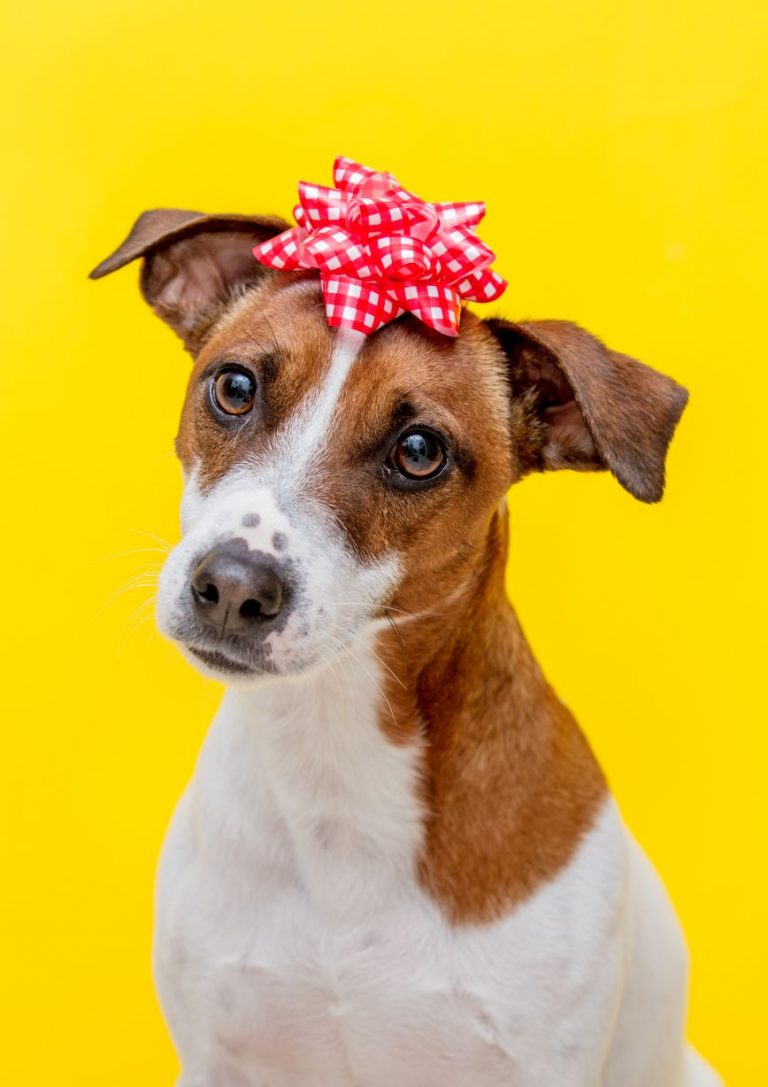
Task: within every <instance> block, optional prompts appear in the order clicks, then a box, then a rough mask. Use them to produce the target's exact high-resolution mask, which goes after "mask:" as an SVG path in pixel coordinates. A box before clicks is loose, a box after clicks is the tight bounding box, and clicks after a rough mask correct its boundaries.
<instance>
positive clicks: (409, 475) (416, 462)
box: [389, 430, 447, 479]
mask: <svg viewBox="0 0 768 1087" xmlns="http://www.w3.org/2000/svg"><path fill="white" fill-rule="evenodd" d="M389 460H390V463H391V464H392V466H393V467H394V468H396V469H397V471H398V472H399V473H400V474H401V475H403V476H405V477H406V479H431V478H432V477H433V476H436V475H437V474H438V472H440V470H441V469H442V468H443V466H444V465H445V462H446V460H447V454H446V451H445V446H444V445H443V444H442V442H441V441H440V440H439V438H437V437H436V436H435V435H434V434H432V433H430V431H428V430H412V431H411V432H410V433H409V434H403V435H402V437H400V438H399V439H398V440H397V442H396V443H395V445H394V446H393V447H392V451H391V453H390V454H389Z"/></svg>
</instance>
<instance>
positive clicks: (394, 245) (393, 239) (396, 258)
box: [370, 234, 440, 281]
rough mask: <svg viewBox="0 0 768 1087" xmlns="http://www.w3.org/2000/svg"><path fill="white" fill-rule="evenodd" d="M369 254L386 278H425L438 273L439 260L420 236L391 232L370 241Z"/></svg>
mask: <svg viewBox="0 0 768 1087" xmlns="http://www.w3.org/2000/svg"><path fill="white" fill-rule="evenodd" d="M370 246H371V255H372V257H373V259H374V261H375V262H376V264H377V265H378V267H379V269H380V270H381V273H382V275H383V276H384V277H385V278H387V279H394V280H400V281H404V280H412V279H427V278H429V277H431V276H433V275H436V274H439V271H440V262H439V260H438V258H437V257H436V256H435V254H434V253H433V252H432V250H431V249H430V248H429V246H428V245H426V244H425V243H424V242H423V241H421V239H420V238H416V237H414V236H413V235H411V234H393V235H390V236H388V237H381V238H376V239H375V241H372V242H371V243H370Z"/></svg>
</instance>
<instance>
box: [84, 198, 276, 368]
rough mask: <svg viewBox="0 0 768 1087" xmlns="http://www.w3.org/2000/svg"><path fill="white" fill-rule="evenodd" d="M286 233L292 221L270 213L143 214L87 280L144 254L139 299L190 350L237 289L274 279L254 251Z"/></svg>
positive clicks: (170, 210)
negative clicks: (263, 243) (142, 300)
mask: <svg viewBox="0 0 768 1087" xmlns="http://www.w3.org/2000/svg"><path fill="white" fill-rule="evenodd" d="M287 229H288V223H286V222H284V221H283V220H282V219H277V218H273V217H271V216H250V215H203V214H202V213H201V212H198V211H181V210H179V209H177V208H159V209H157V210H155V211H145V212H144V214H143V215H140V216H139V218H138V219H137V220H136V222H135V223H134V225H133V229H132V230H131V232H130V234H129V235H128V237H127V238H126V239H125V241H124V242H123V244H122V245H121V246H120V247H119V248H118V249H116V250H115V252H114V253H112V254H111V256H109V257H107V259H106V260H104V261H102V262H101V264H99V265H98V266H97V267H96V268H94V269H93V271H92V272H91V274H90V278H91V279H100V278H101V277H102V276H105V275H109V273H110V272H115V271H117V269H118V268H122V267H123V266H124V265H125V264H130V262H131V261H133V260H136V259H137V257H144V267H143V269H142V272H141V290H142V294H143V295H144V297H145V298H146V300H147V302H148V303H149V304H150V306H151V307H152V309H153V310H154V311H155V313H156V314H157V315H158V316H159V317H161V318H162V319H163V320H164V321H165V322H166V323H167V324H169V325H170V326H171V328H172V329H173V330H174V331H175V332H177V333H178V335H179V336H181V338H182V339H183V340H184V343H185V344H186V346H187V348H189V350H190V351H193V350H195V349H196V348H197V347H198V346H199V344H200V341H201V339H202V337H203V335H204V334H205V332H206V330H207V329H208V328H209V327H210V326H211V324H212V323H213V321H214V320H215V319H216V317H217V316H218V315H219V313H220V312H221V310H222V309H223V307H224V306H225V305H226V303H227V302H228V301H229V300H230V299H231V298H232V296H233V294H234V293H235V292H236V290H237V289H238V288H239V287H242V286H247V285H248V284H251V283H256V282H257V281H258V280H259V279H261V277H262V276H264V275H267V274H269V272H268V270H267V269H266V268H265V267H264V265H263V264H260V263H259V262H258V261H257V260H256V258H255V257H254V256H253V254H252V253H251V250H252V248H253V247H254V246H255V245H258V244H259V243H260V242H263V241H266V240H267V238H271V237H273V236H274V235H275V234H280V233H281V232H282V231H283V230H287Z"/></svg>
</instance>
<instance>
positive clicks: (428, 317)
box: [253, 157, 507, 336]
mask: <svg viewBox="0 0 768 1087" xmlns="http://www.w3.org/2000/svg"><path fill="white" fill-rule="evenodd" d="M333 180H334V183H335V185H336V188H334V189H329V188H325V187H324V186H322V185H309V184H307V182H305V181H301V182H300V183H299V201H300V202H299V204H298V205H297V207H296V208H294V212H293V214H294V217H295V219H296V223H297V226H295V227H293V228H292V229H291V230H286V231H285V232H284V233H282V234H278V235H277V237H275V238H270V239H269V241H266V242H264V243H263V244H261V245H257V246H256V247H255V249H254V250H253V255H254V256H255V257H256V259H257V260H259V261H261V262H262V264H266V265H268V266H269V267H270V268H277V269H280V270H281V271H290V270H294V269H298V268H316V269H317V270H318V271H319V272H320V280H321V282H322V287H323V296H324V298H325V309H326V313H327V316H328V323H329V324H330V325H334V326H337V327H340V328H353V329H356V330H357V331H358V332H365V333H370V332H375V331H376V329H377V328H380V327H381V326H382V325H384V324H386V323H387V322H388V321H393V320H394V319H395V317H399V316H400V314H401V313H404V312H406V311H409V312H410V313H413V314H415V315H416V317H418V318H419V320H421V321H423V322H424V324H426V325H429V326H430V327H431V328H434V329H436V330H437V331H438V332H442V333H444V334H445V335H446V336H458V333H459V318H460V315H461V300H462V299H465V298H466V299H469V300H471V301H474V302H492V301H494V300H495V299H496V298H498V297H499V296H500V295H501V294H502V293H503V291H504V290H505V289H506V286H507V284H506V281H505V280H503V279H502V278H501V276H500V275H498V274H497V273H496V272H494V271H493V270H492V269H491V267H490V266H491V264H492V263H493V260H494V254H493V252H492V251H491V250H490V249H489V248H488V246H487V245H484V244H483V242H481V241H480V239H479V238H478V237H477V235H476V234H475V233H474V228H475V227H476V226H477V225H478V223H479V222H480V220H481V219H482V218H483V216H484V215H485V205H484V204H482V203H471V204H469V203H463V204H429V203H427V201H426V200H420V199H419V197H418V196H414V195H413V193H409V192H407V191H406V190H405V189H403V188H401V186H400V184H399V182H398V181H397V179H396V178H394V177H393V176H392V175H391V174H385V173H377V171H376V170H371V169H369V168H368V167H367V166H360V165H359V163H357V162H353V161H352V160H351V159H348V158H343V157H339V158H337V159H336V162H335V163H334V168H333Z"/></svg>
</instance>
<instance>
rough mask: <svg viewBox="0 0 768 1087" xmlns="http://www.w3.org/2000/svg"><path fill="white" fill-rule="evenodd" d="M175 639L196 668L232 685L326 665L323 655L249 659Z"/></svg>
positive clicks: (257, 681) (208, 677)
mask: <svg viewBox="0 0 768 1087" xmlns="http://www.w3.org/2000/svg"><path fill="white" fill-rule="evenodd" d="M174 641H175V642H176V644H177V645H178V646H179V648H180V649H181V651H182V653H183V655H184V656H185V657H186V659H187V660H188V661H189V663H190V664H191V665H192V666H193V667H194V668H195V669H196V671H198V672H200V673H201V674H202V675H204V676H205V677H206V678H207V679H215V680H217V681H218V682H219V683H226V684H228V685H229V686H237V687H243V686H246V687H247V686H252V685H254V684H258V683H263V682H264V681H265V680H276V679H280V678H281V677H291V676H292V677H298V676H302V675H307V674H309V673H311V672H313V671H315V670H316V669H317V668H319V667H322V665H323V662H324V660H325V658H324V657H323V655H322V654H318V655H317V656H304V655H302V656H300V657H299V656H297V657H296V659H293V658H292V659H290V660H284V661H280V662H279V663H278V662H277V661H275V660H273V659H272V658H271V657H267V656H264V657H260V658H259V659H255V660H252V661H247V662H246V661H244V660H241V659H239V658H237V657H235V656H233V655H231V654H230V653H229V652H227V651H224V650H222V649H211V648H207V647H203V646H199V645H191V644H189V643H188V642H183V641H180V640H178V639H174Z"/></svg>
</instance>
